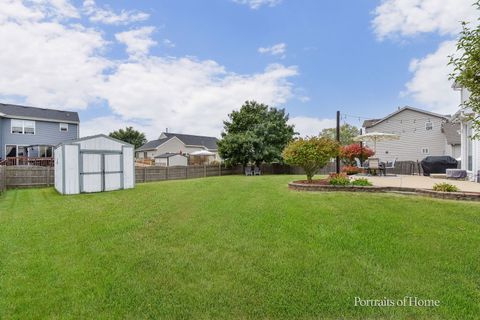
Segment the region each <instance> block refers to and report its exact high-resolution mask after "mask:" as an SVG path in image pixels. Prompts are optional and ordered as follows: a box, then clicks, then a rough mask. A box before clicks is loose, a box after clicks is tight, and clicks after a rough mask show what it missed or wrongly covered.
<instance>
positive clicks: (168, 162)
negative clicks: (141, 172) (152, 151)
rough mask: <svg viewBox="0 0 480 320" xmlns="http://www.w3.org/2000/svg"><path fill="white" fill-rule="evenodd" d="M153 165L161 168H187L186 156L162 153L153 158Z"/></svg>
mask: <svg viewBox="0 0 480 320" xmlns="http://www.w3.org/2000/svg"><path fill="white" fill-rule="evenodd" d="M155 165H156V166H162V167H174V166H187V165H188V158H187V156H185V155H183V154H179V153H164V154H161V155H159V156H156V157H155Z"/></svg>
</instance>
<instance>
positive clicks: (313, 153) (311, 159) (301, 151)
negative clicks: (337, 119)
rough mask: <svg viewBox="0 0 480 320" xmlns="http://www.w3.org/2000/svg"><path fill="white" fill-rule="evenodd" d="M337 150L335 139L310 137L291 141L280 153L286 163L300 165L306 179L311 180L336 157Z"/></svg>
mask: <svg viewBox="0 0 480 320" xmlns="http://www.w3.org/2000/svg"><path fill="white" fill-rule="evenodd" d="M338 152H339V146H338V143H337V142H336V141H335V140H332V139H330V138H324V137H311V138H306V139H303V138H298V139H295V140H293V141H291V142H290V143H289V144H288V145H287V146H286V147H285V149H284V150H283V154H282V155H283V158H284V160H285V162H286V163H288V164H290V165H294V166H299V167H302V168H303V170H305V173H306V174H307V180H308V181H309V182H311V181H312V178H313V176H314V175H315V173H316V172H317V171H318V170H320V169H321V168H323V167H325V166H326V165H327V163H328V162H329V161H330V159H332V158H334V157H336V156H337V155H338Z"/></svg>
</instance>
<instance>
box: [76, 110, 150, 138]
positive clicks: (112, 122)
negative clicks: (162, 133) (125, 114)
mask: <svg viewBox="0 0 480 320" xmlns="http://www.w3.org/2000/svg"><path fill="white" fill-rule="evenodd" d="M125 127H134V128H135V129H137V130H139V131H141V132H143V133H145V135H146V136H147V138H148V139H150V140H153V139H157V138H158V136H159V130H157V128H155V127H154V126H153V125H152V124H151V123H150V122H148V121H131V120H124V119H122V118H120V117H118V116H105V117H98V118H93V119H90V120H87V121H83V122H82V124H81V126H80V136H82V137H86V136H93V135H96V134H100V133H103V134H109V133H110V132H113V131H115V130H118V129H120V128H125Z"/></svg>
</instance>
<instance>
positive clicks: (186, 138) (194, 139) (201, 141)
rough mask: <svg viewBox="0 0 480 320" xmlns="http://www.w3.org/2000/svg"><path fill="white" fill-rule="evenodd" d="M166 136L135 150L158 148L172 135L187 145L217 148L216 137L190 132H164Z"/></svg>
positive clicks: (210, 148)
mask: <svg viewBox="0 0 480 320" xmlns="http://www.w3.org/2000/svg"><path fill="white" fill-rule="evenodd" d="M163 135H165V137H166V138H162V139H157V140H152V141H148V142H147V143H145V144H144V145H143V146H141V147H140V148H138V149H137V151H145V150H153V149H156V148H158V147H159V146H160V145H162V144H164V143H165V142H167V141H168V140H170V139H171V138H173V137H176V138H177V139H179V140H180V141H182V142H183V143H185V145H187V146H203V147H205V148H207V149H209V150H217V142H218V139H217V138H215V137H206V136H195V135H191V134H182V133H169V132H164V133H163Z"/></svg>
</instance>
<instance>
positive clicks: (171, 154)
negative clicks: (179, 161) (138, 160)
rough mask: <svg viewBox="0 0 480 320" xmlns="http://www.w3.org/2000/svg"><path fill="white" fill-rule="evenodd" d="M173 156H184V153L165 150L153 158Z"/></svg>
mask: <svg viewBox="0 0 480 320" xmlns="http://www.w3.org/2000/svg"><path fill="white" fill-rule="evenodd" d="M173 156H182V157H186V156H185V155H183V154H180V153H170V152H167V153H163V154H160V155H158V156H155V157H154V158H170V157H173Z"/></svg>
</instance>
